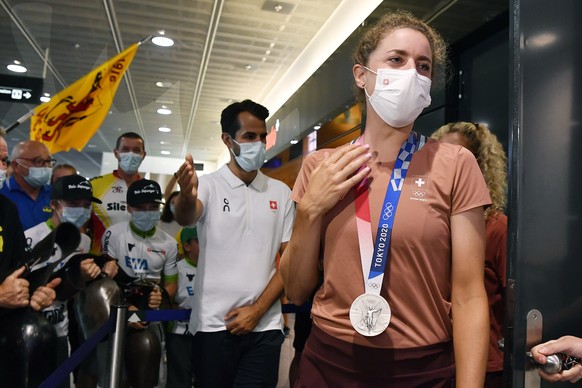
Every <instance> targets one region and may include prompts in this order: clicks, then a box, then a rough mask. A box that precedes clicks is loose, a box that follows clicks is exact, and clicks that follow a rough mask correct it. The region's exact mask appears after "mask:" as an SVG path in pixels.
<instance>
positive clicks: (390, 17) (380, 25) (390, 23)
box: [352, 10, 448, 102]
mask: <svg viewBox="0 0 582 388" xmlns="http://www.w3.org/2000/svg"><path fill="white" fill-rule="evenodd" d="M401 28H410V29H412V30H416V31H418V32H420V33H421V34H423V35H424V36H425V37H426V39H427V40H428V43H429V45H430V49H431V51H432V71H431V76H432V77H431V78H432V80H433V85H438V84H440V83H441V82H443V81H445V78H446V74H447V64H448V60H447V50H448V49H447V44H446V43H445V40H444V39H443V38H442V36H441V35H440V34H439V33H438V32H437V31H436V30H434V29H433V28H432V27H430V26H429V25H428V24H426V23H425V22H424V21H423V20H421V19H419V18H417V17H416V16H414V15H413V14H411V13H410V12H408V11H402V10H398V11H394V12H390V13H387V14H386V15H384V16H382V18H380V20H378V22H376V24H374V25H373V26H372V27H370V29H368V30H367V31H366V32H365V33H364V35H363V36H362V39H361V40H360V43H359V44H358V46H357V47H356V49H355V51H354V53H353V54H352V59H353V60H354V64H360V65H365V66H367V65H368V59H369V58H370V54H372V52H373V51H374V50H376V48H377V47H378V44H379V43H380V41H381V40H382V39H384V37H385V36H386V35H388V34H390V33H391V32H392V31H394V30H398V29H401ZM443 83H444V82H443ZM355 92H356V98H357V100H358V101H359V102H364V101H366V98H365V94H364V91H363V90H362V89H360V88H358V87H357V86H356V87H355Z"/></svg>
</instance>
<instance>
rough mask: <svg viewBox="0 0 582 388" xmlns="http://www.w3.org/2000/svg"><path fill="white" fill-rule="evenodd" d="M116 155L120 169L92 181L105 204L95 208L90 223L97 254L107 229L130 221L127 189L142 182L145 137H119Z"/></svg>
mask: <svg viewBox="0 0 582 388" xmlns="http://www.w3.org/2000/svg"><path fill="white" fill-rule="evenodd" d="M113 154H114V155H115V158H116V159H117V161H118V165H117V169H116V170H113V172H112V173H110V174H105V175H101V176H98V177H94V178H91V185H92V186H93V193H94V194H95V196H96V197H97V198H99V199H101V201H102V202H103V203H102V204H98V205H94V206H93V213H92V214H91V220H90V222H89V224H88V227H89V229H90V230H91V234H92V236H93V246H92V247H91V250H92V251H93V252H94V253H98V252H99V251H100V249H101V240H102V238H103V233H105V229H107V228H108V227H110V226H111V225H115V224H116V223H118V222H123V221H129V220H130V218H131V217H130V215H129V213H128V212H127V203H126V202H125V199H126V198H125V197H126V195H127V188H128V187H129V185H131V184H132V183H133V182H135V181H137V180H139V179H141V176H140V175H139V172H138V169H139V166H140V165H141V163H142V161H143V159H144V158H145V156H146V152H145V144H144V140H143V138H142V137H141V136H140V135H138V134H137V133H135V132H126V133H124V134H122V135H121V136H119V137H118V138H117V142H116V144H115V149H114V150H113Z"/></svg>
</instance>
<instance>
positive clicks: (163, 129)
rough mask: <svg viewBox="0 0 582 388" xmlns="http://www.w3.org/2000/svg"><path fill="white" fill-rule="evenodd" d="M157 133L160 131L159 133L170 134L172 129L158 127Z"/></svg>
mask: <svg viewBox="0 0 582 388" xmlns="http://www.w3.org/2000/svg"><path fill="white" fill-rule="evenodd" d="M158 131H160V132H171V131H172V128H169V127H165V126H164V127H159V128H158Z"/></svg>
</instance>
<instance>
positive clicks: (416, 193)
mask: <svg viewBox="0 0 582 388" xmlns="http://www.w3.org/2000/svg"><path fill="white" fill-rule="evenodd" d="M412 195H414V196H415V197H420V198H422V197H424V196H425V195H426V193H425V192H424V191H422V190H412Z"/></svg>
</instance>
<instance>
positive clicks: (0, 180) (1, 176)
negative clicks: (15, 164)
mask: <svg viewBox="0 0 582 388" xmlns="http://www.w3.org/2000/svg"><path fill="white" fill-rule="evenodd" d="M5 181H6V170H2V169H0V189H1V188H2V186H4V182H5Z"/></svg>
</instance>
